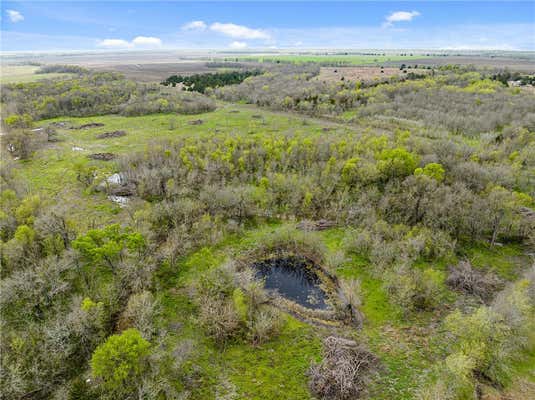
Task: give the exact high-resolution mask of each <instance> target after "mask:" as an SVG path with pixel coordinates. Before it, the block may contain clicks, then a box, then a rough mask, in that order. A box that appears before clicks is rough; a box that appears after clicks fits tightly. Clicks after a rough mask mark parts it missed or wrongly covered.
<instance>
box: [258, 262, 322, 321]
mask: <svg viewBox="0 0 535 400" xmlns="http://www.w3.org/2000/svg"><path fill="white" fill-rule="evenodd" d="M252 267H253V270H255V271H256V273H255V274H256V277H257V278H258V279H264V281H265V288H266V289H267V290H268V291H276V292H277V293H278V294H279V295H280V296H282V297H284V298H286V299H288V300H291V301H293V302H295V303H297V304H299V305H301V306H303V307H306V308H311V309H320V310H324V309H327V308H329V305H328V304H327V303H326V300H327V295H326V293H325V292H324V291H323V289H322V288H321V287H320V283H321V281H320V279H319V278H318V276H317V275H316V274H315V273H314V272H313V271H312V270H311V268H310V265H309V264H308V263H307V262H306V261H305V260H303V259H301V258H298V257H282V258H271V259H268V260H264V261H260V262H256V263H253V265H252Z"/></svg>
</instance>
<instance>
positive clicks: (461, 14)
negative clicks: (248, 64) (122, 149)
mask: <svg viewBox="0 0 535 400" xmlns="http://www.w3.org/2000/svg"><path fill="white" fill-rule="evenodd" d="M1 15H2V17H1V18H2V19H1V33H2V39H1V45H2V51H37V50H41V51H49V50H51V51H52V50H104V49H108V50H138V49H149V48H150V49H158V48H161V49H166V48H173V49H175V48H176V49H236V50H243V49H268V48H272V49H276V48H278V49H313V48H316V49H318V48H333V49H335V48H338V49H373V48H386V49H408V48H410V49H418V48H419V49H459V50H465V49H467V50H469V49H503V50H535V2H533V1H530V2H512V1H502V2H498V1H492V2H483V1H470V2H461V1H454V2H442V1H426V2H408V1H376V2H362V1H353V2H349V1H346V2H336V1H323V2H310V1H309V2H305V1H301V2H282V1H276V2H260V1H248V2H245V1H242V2H225V1H217V2H208V1H199V2H184V1H171V2H155V1H152V2H144V1H108V2H104V1H100V2H97V1H93V2H88V1H68V2H67V1H59V2H48V1H34V2H29V1H2V5H1Z"/></svg>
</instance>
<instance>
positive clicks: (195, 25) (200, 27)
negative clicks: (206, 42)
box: [182, 21, 207, 31]
mask: <svg viewBox="0 0 535 400" xmlns="http://www.w3.org/2000/svg"><path fill="white" fill-rule="evenodd" d="M206 28H207V25H206V23H205V22H204V21H191V22H188V23H187V24H184V25H182V30H184V31H204V30H205V29H206Z"/></svg>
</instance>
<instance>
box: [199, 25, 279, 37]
mask: <svg viewBox="0 0 535 400" xmlns="http://www.w3.org/2000/svg"><path fill="white" fill-rule="evenodd" d="M210 30H212V31H214V32H219V33H221V34H223V35H226V36H229V37H231V38H234V39H269V38H270V35H269V34H268V33H267V32H264V31H261V30H259V29H251V28H248V27H246V26H243V25H236V24H222V23H220V22H215V23H213V24H212V25H210Z"/></svg>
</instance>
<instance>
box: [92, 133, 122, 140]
mask: <svg viewBox="0 0 535 400" xmlns="http://www.w3.org/2000/svg"><path fill="white" fill-rule="evenodd" d="M121 136H126V132H125V131H113V132H104V133H101V134H100V135H97V139H108V138H115V137H121Z"/></svg>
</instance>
